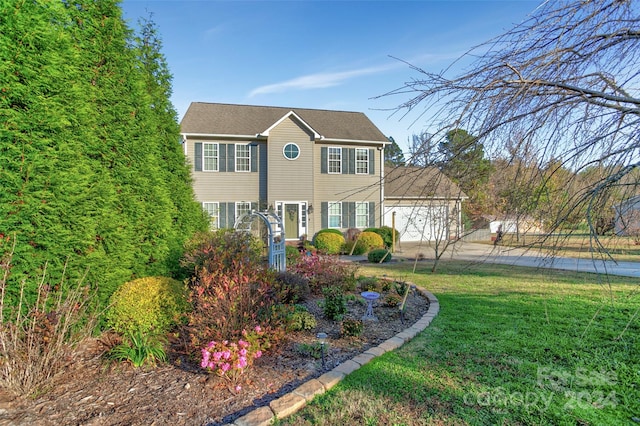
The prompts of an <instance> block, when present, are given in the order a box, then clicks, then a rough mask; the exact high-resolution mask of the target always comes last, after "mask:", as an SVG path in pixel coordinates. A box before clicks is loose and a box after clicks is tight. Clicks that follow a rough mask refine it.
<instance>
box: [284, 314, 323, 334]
mask: <svg viewBox="0 0 640 426" xmlns="http://www.w3.org/2000/svg"><path fill="white" fill-rule="evenodd" d="M317 325H318V324H317V321H316V317H314V316H313V314H312V313H311V312H309V311H307V310H306V309H296V310H295V311H294V312H293V313H292V314H291V316H290V318H289V324H288V329H289V330H291V331H302V330H313V329H314V328H316V326H317Z"/></svg>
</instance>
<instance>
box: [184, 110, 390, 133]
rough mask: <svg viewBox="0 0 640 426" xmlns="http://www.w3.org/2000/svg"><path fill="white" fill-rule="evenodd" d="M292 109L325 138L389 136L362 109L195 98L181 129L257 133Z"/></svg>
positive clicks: (198, 131)
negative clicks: (253, 103)
mask: <svg viewBox="0 0 640 426" xmlns="http://www.w3.org/2000/svg"><path fill="white" fill-rule="evenodd" d="M290 111H293V112H294V113H295V114H296V115H297V116H298V117H300V118H301V119H302V120H303V121H304V122H305V123H307V125H309V126H310V127H311V128H312V129H313V130H315V131H316V132H317V133H319V134H320V135H321V136H324V137H325V138H329V139H347V140H361V141H376V142H377V141H380V142H388V139H387V137H386V136H385V135H384V134H383V133H382V132H381V131H380V130H379V129H378V128H377V127H376V126H375V125H374V124H373V123H372V122H371V120H369V118H368V117H367V116H366V115H364V114H363V113H361V112H348V111H329V110H319V109H307V108H285V107H268V106H253V105H232V104H216V103H206V102H193V103H192V104H191V105H190V106H189V109H188V110H187V113H186V114H185V116H184V118H183V119H182V123H181V129H182V132H183V133H199V134H218V135H256V134H258V133H262V132H264V131H265V130H267V129H268V128H269V127H271V126H272V125H273V124H275V123H276V122H277V121H278V120H280V119H281V118H282V117H284V116H285V115H287V114H288V113H289V112H290Z"/></svg>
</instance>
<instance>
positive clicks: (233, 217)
mask: <svg viewBox="0 0 640 426" xmlns="http://www.w3.org/2000/svg"><path fill="white" fill-rule="evenodd" d="M227 205H228V206H229V214H228V216H227V217H228V218H229V220H228V221H227V222H228V223H227V228H233V226H234V225H235V224H236V203H227Z"/></svg>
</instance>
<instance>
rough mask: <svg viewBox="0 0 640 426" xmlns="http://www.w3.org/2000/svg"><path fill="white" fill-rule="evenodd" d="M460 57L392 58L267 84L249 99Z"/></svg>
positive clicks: (338, 82) (252, 93)
mask: <svg viewBox="0 0 640 426" xmlns="http://www.w3.org/2000/svg"><path fill="white" fill-rule="evenodd" d="M458 56H460V52H456V53H447V54H421V55H416V56H412V57H410V58H409V59H404V58H393V57H390V58H389V59H390V62H389V63H388V64H385V65H379V66H374V67H367V68H358V69H353V70H348V71H340V72H325V73H316V74H309V75H303V76H301V77H296V78H292V79H290V80H286V81H281V82H279V83H274V84H267V85H264V86H260V87H256V88H255V89H253V90H252V91H251V92H249V97H250V98H251V97H254V96H258V95H266V94H270V93H282V92H286V91H290V90H309V89H324V88H327V87H334V86H339V85H341V84H344V83H345V82H346V81H348V80H351V79H354V78H357V77H361V76H364V75H372V74H379V73H383V72H388V71H391V70H395V69H398V68H403V67H407V66H408V65H407V64H411V65H422V64H425V63H434V62H440V61H446V60H450V59H453V58H457V57H458Z"/></svg>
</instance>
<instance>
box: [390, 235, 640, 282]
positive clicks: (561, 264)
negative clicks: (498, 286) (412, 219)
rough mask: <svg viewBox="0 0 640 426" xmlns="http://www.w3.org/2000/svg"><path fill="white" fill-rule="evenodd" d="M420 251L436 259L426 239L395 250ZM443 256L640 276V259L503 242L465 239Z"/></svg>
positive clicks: (400, 252) (400, 254)
mask: <svg viewBox="0 0 640 426" xmlns="http://www.w3.org/2000/svg"><path fill="white" fill-rule="evenodd" d="M416 255H418V256H422V257H424V258H426V259H433V258H434V256H435V254H434V251H433V248H431V247H429V246H428V245H427V244H426V243H422V244H421V243H400V245H399V246H398V247H397V249H396V252H395V253H394V256H395V257H404V258H407V259H415V257H416ZM442 258H443V259H456V260H468V261H473V262H490V263H500V264H505V265H517V266H529V267H533V268H550V269H562V270H568V271H577V272H592V273H597V274H609V275H620V276H625V277H639V278H640V261H639V262H613V261H611V260H601V259H593V260H592V259H576V258H569V257H551V256H548V255H544V254H542V253H540V252H537V251H535V250H522V249H514V248H510V247H502V246H497V247H494V246H493V245H491V244H478V243H470V242H465V241H461V242H458V243H456V244H453V245H451V246H450V247H449V248H448V249H447V251H446V252H445V254H444V255H443V257H442Z"/></svg>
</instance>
